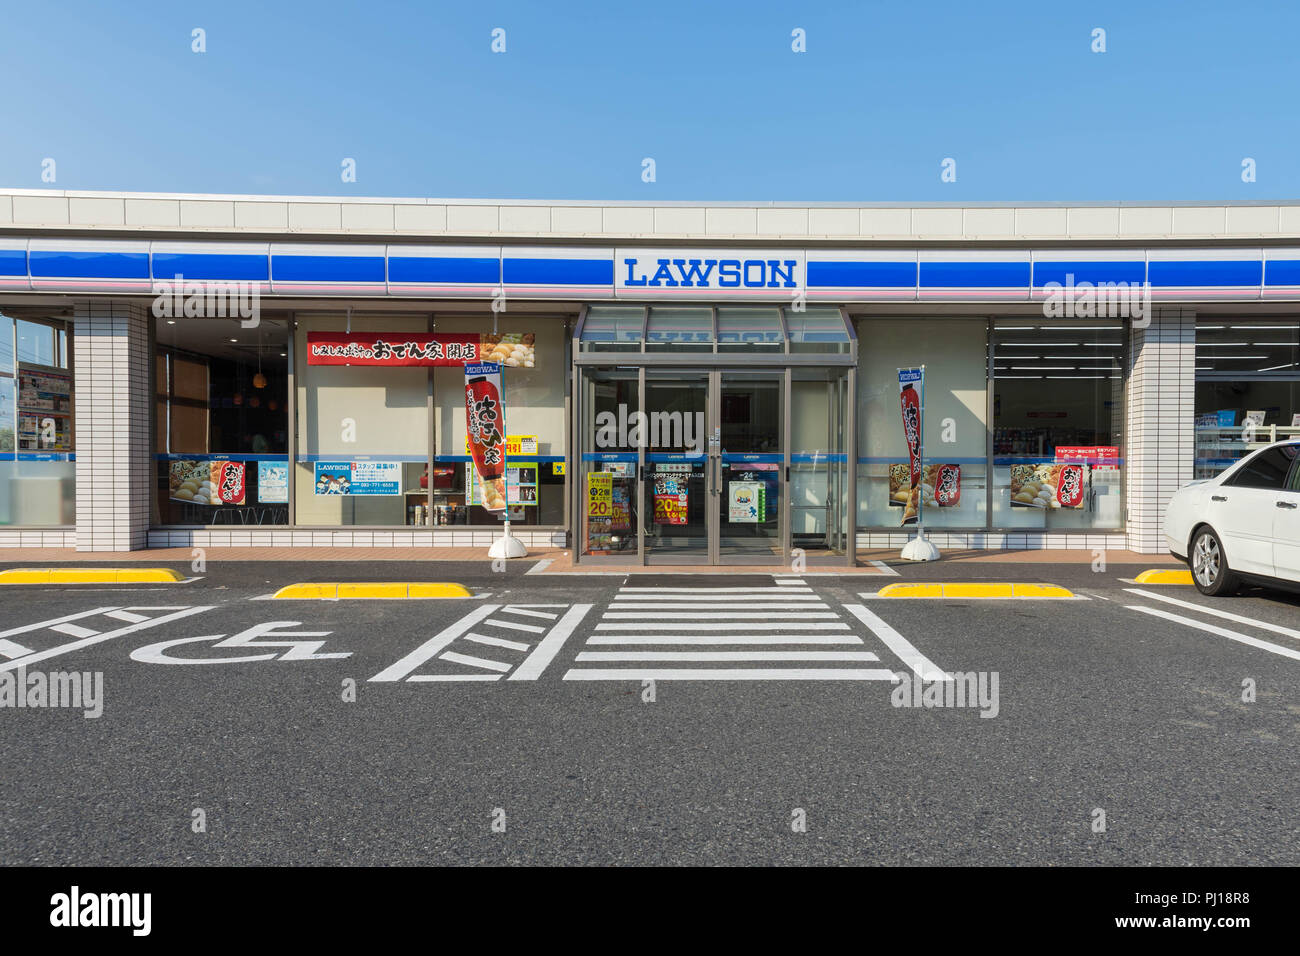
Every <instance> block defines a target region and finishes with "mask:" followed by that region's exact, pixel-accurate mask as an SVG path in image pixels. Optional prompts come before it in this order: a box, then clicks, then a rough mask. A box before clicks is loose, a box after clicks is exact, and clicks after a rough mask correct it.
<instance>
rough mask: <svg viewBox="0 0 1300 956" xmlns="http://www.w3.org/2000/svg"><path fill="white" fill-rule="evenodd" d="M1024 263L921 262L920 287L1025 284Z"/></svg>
mask: <svg viewBox="0 0 1300 956" xmlns="http://www.w3.org/2000/svg"><path fill="white" fill-rule="evenodd" d="M1029 273H1030V269H1029V263H1028V262H922V263H921V277H920V284H921V288H922V289H951V288H956V289H982V288H996V289H1007V288H1015V287H1017V286H1024V287H1025V288H1026V289H1027V288H1028V287H1029V278H1030V275H1029Z"/></svg>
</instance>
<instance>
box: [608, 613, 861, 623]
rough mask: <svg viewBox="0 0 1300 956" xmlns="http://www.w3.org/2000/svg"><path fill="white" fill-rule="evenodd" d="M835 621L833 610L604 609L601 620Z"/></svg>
mask: <svg viewBox="0 0 1300 956" xmlns="http://www.w3.org/2000/svg"><path fill="white" fill-rule="evenodd" d="M755 619H757V620H764V621H837V620H839V615H838V614H836V613H835V612H834V611H779V612H773V611H664V612H663V613H662V614H647V613H646V612H645V611H606V612H605V613H604V614H602V615H601V620H602V621H620V620H622V621H646V622H648V623H654V622H655V621H752V620H755Z"/></svg>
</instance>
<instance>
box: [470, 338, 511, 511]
mask: <svg viewBox="0 0 1300 956" xmlns="http://www.w3.org/2000/svg"><path fill="white" fill-rule="evenodd" d="M504 391H505V386H504V384H503V382H502V379H501V366H500V365H497V364H494V363H490V362H485V363H483V364H480V365H466V366H465V432H466V436H467V437H468V439H469V453H470V457H471V458H473V460H474V470H475V471H476V472H478V478H479V485H480V487H481V488H482V489H483V507H484V508H486V509H487V510H488V511H504V510H505V507H506V488H505V484H506V481H505V471H506V409H505V395H504Z"/></svg>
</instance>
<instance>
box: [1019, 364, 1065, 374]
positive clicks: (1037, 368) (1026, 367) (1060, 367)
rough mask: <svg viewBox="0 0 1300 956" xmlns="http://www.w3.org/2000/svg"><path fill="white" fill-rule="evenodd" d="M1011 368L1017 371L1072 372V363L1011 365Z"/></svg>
mask: <svg viewBox="0 0 1300 956" xmlns="http://www.w3.org/2000/svg"><path fill="white" fill-rule="evenodd" d="M1011 368H1012V369H1013V370H1014V371H1017V372H1072V371H1074V366H1073V365H1013V366H1011Z"/></svg>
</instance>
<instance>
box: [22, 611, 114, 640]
mask: <svg viewBox="0 0 1300 956" xmlns="http://www.w3.org/2000/svg"><path fill="white" fill-rule="evenodd" d="M119 610H121V608H119V607H97V608H92V609H91V610H89V611H78V612H77V613H76V614H65V615H64V616H63V617H52V618H50V619H49V620H48V621H38V622H36V623H35V624H24V625H23V626H22V627H12V628H10V629H9V630H7V631H0V637H13V636H14V635H15V634H27V633H30V632H31V631H42V630H45V629H47V628H50V627H53V626H54V625H55V624H62V623H63V622H64V621H79V620H81V619H82V618H83V617H94V616H95V615H96V614H108V613H109V612H110V611H119Z"/></svg>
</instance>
